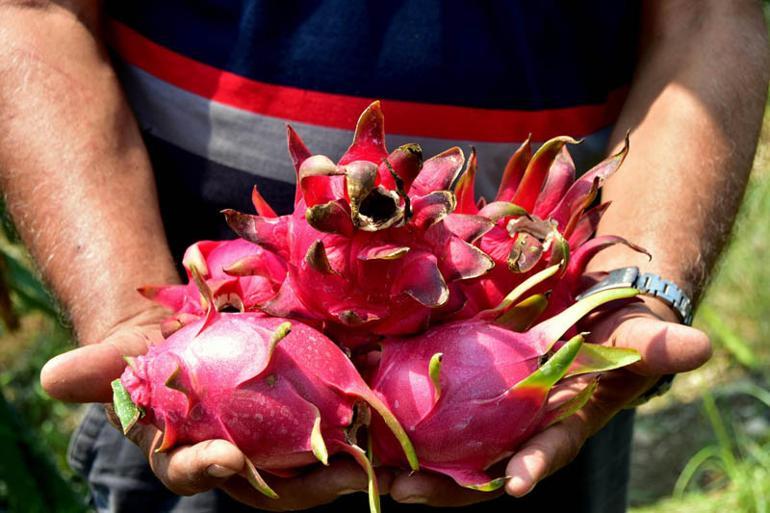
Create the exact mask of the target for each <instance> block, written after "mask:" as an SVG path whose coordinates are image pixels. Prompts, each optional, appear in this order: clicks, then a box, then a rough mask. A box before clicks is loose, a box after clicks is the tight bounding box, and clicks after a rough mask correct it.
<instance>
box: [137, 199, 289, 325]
mask: <svg viewBox="0 0 770 513" xmlns="http://www.w3.org/2000/svg"><path fill="white" fill-rule="evenodd" d="M253 197H254V198H255V204H259V200H260V199H261V196H260V195H259V193H258V192H257V189H256V188H255V189H254V194H253ZM260 208H261V205H260ZM182 265H183V266H184V268H185V270H186V271H187V277H188V283H187V284H186V285H146V286H144V287H140V288H139V292H140V293H141V294H142V295H143V296H145V297H146V298H148V299H152V300H153V301H155V302H157V303H159V304H161V305H163V306H165V307H167V308H169V309H170V310H172V311H173V312H174V314H173V315H172V316H171V317H170V318H169V319H167V320H166V321H165V322H163V324H162V325H161V331H162V332H163V335H164V336H168V335H170V334H171V333H173V332H174V331H176V330H177V329H179V328H181V327H182V326H184V325H185V324H188V323H190V322H193V321H196V320H198V319H199V318H200V317H201V316H202V315H204V314H205V313H206V311H207V310H208V306H209V305H208V304H207V301H206V299H205V297H203V296H202V295H201V293H200V292H199V290H198V286H197V285H196V284H195V280H194V279H193V272H194V271H195V272H197V273H198V274H199V275H200V276H201V278H202V279H203V280H204V281H205V282H206V284H207V287H208V288H209V289H210V290H211V292H212V296H213V298H214V307H215V308H216V309H217V310H224V309H227V308H230V309H233V310H237V311H251V310H255V309H256V308H257V307H258V306H259V305H261V304H262V303H264V302H266V301H268V300H270V299H271V298H273V297H274V296H275V294H276V292H277V291H278V289H279V287H280V286H281V284H282V283H283V280H284V278H285V277H286V263H285V262H284V260H283V259H282V258H281V257H279V256H278V255H276V254H274V253H272V252H270V251H268V250H266V249H264V248H261V247H260V246H258V245H256V244H253V243H251V242H249V241H247V240H244V239H235V240H227V241H199V242H196V243H195V244H193V245H192V246H190V247H189V248H187V251H185V254H184V258H183V260H182Z"/></svg>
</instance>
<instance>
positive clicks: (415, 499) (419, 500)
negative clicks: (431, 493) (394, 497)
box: [398, 495, 428, 504]
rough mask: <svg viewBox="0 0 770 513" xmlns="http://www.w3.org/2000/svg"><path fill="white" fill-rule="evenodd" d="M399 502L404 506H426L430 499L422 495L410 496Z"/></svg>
mask: <svg viewBox="0 0 770 513" xmlns="http://www.w3.org/2000/svg"><path fill="white" fill-rule="evenodd" d="M398 502H402V503H404V504H426V503H427V502H428V498H427V497H422V496H420V495H410V496H408V497H404V498H403V499H399V500H398Z"/></svg>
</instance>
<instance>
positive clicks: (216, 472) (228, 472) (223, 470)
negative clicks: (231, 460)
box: [206, 463, 235, 478]
mask: <svg viewBox="0 0 770 513" xmlns="http://www.w3.org/2000/svg"><path fill="white" fill-rule="evenodd" d="M206 473H207V474H208V475H210V476H211V477H216V478H223V477H230V476H232V475H234V474H235V470H233V469H231V468H227V467H223V466H222V465H217V464H216V463H215V464H213V465H209V466H208V468H206Z"/></svg>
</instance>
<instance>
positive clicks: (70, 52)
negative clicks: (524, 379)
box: [0, 0, 768, 510]
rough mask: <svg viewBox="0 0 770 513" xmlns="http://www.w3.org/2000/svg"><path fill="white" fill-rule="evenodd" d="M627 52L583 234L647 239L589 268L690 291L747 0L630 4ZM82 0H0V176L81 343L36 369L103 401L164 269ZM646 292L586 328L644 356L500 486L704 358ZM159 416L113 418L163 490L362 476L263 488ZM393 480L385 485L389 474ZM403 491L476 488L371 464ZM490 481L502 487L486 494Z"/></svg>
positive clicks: (703, 253)
mask: <svg viewBox="0 0 770 513" xmlns="http://www.w3.org/2000/svg"><path fill="white" fill-rule="evenodd" d="M644 4H645V7H646V13H645V18H644V33H645V35H646V38H645V41H644V44H643V46H642V49H641V57H642V59H641V64H640V67H639V71H638V74H637V77H636V79H635V80H634V83H633V85H632V89H631V93H630V97H629V100H628V102H627V105H626V107H625V108H624V111H623V113H622V115H621V117H620V119H619V120H618V123H617V125H616V126H617V130H616V133H615V134H614V135H613V143H617V142H618V141H620V139H621V138H622V136H623V134H625V131H626V130H627V129H632V135H631V152H630V154H629V156H628V158H627V159H626V162H625V163H624V165H623V167H622V168H621V171H620V172H618V173H617V174H616V175H615V176H614V177H613V178H612V179H611V180H610V181H609V182H608V183H607V185H606V186H605V189H604V199H605V200H612V201H613V203H614V204H613V207H612V208H610V209H609V211H608V212H607V214H606V216H605V219H604V220H603V222H602V224H601V226H600V232H601V233H611V234H616V235H621V236H624V237H626V238H628V239H629V240H632V241H634V242H635V243H637V244H640V245H642V246H644V247H646V248H647V249H648V250H650V251H651V253H652V254H653V260H652V261H651V262H648V261H647V260H646V259H645V258H640V257H639V255H636V254H634V253H631V252H626V251H624V250H623V249H617V250H608V251H606V252H604V253H603V254H602V255H601V256H600V257H599V258H597V259H595V261H594V262H593V264H592V270H593V271H597V270H610V269H614V268H617V267H624V266H628V265H638V266H640V267H642V268H643V269H645V270H649V271H652V272H656V273H658V274H660V275H662V276H664V277H667V278H669V279H672V280H674V281H676V282H677V283H679V284H680V286H682V287H684V288H685V289H686V290H687V291H688V292H689V293H690V294H691V295H693V296H694V297H697V296H699V295H700V293H701V291H702V288H703V285H704V282H705V278H706V276H707V275H708V272H709V270H710V269H711V267H712V265H713V263H714V260H715V259H716V258H717V255H718V253H719V250H720V248H721V247H722V245H723V243H724V240H725V238H726V236H727V233H728V231H729V228H730V226H731V224H732V221H733V218H734V216H735V212H736V210H737V207H738V204H739V202H740V198H741V196H742V193H743V190H744V187H745V183H746V179H747V175H748V170H749V167H750V162H751V158H752V156H753V152H754V147H755V144H756V139H757V134H758V130H759V126H760V122H761V117H762V110H763V107H764V102H765V94H766V91H767V81H768V62H767V56H768V47H767V39H766V27H765V26H764V23H763V16H762V10H761V4H760V2H759V1H756V0H734V1H731V2H724V1H722V0H703V1H700V2H696V1H694V0H666V1H663V0H657V1H647V2H645V3H644ZM99 20H100V4H99V2H97V1H92V0H79V1H72V2H54V1H46V0H37V1H31V0H28V1H9V0H0V134H2V136H1V137H0V187H2V190H3V192H4V194H5V198H6V201H7V204H8V208H9V210H10V212H11V215H12V216H13V218H14V220H15V222H16V223H17V226H18V228H19V232H20V233H21V235H22V237H23V238H24V241H25V243H26V244H27V246H28V247H29V249H30V251H31V252H32V254H33V256H34V257H35V259H36V261H37V263H38V265H39V267H40V269H41V271H42V273H43V276H44V277H45V278H46V280H47V282H48V283H49V284H50V286H51V287H52V289H53V291H54V293H55V294H56V296H57V298H59V300H60V302H61V304H62V306H63V308H64V309H65V311H67V312H68V313H69V315H70V316H71V319H72V322H73V326H74V328H75V330H76V333H77V335H78V338H79V340H80V342H81V344H82V347H80V348H78V349H76V350H73V351H71V352H69V353H65V354H64V355H60V356H58V357H56V358H54V359H53V360H51V361H50V362H49V363H48V364H47V365H46V367H45V368H44V370H43V373H42V376H41V380H42V382H43V386H44V387H45V389H46V390H47V391H48V392H49V393H50V394H51V395H52V396H54V397H57V398H60V399H63V400H67V401H76V402H107V401H109V399H110V392H109V382H110V381H111V380H112V379H114V378H116V377H118V376H119V374H120V372H121V371H122V369H123V367H124V363H123V361H122V359H121V358H120V356H121V355H124V354H140V353H142V352H144V351H145V350H146V347H147V344H148V343H149V342H150V341H154V340H158V339H159V333H158V331H157V323H158V321H159V319H161V318H162V317H163V316H164V315H165V312H163V311H161V310H160V309H156V308H155V307H153V306H151V305H150V304H149V302H146V301H145V300H143V299H142V298H140V297H139V296H138V295H137V294H136V293H135V292H134V290H135V289H136V287H137V286H139V285H142V284H145V283H170V282H173V281H176V280H177V279H178V277H177V275H176V272H175V270H174V266H173V262H172V260H171V257H170V254H169V250H168V247H167V243H166V240H165V236H164V233H163V228H162V224H161V221H160V216H159V213H158V206H157V198H156V193H155V188H154V182H153V178H152V170H151V169H150V165H149V161H148V157H147V153H146V150H145V148H144V147H143V144H142V141H141V138H140V136H139V133H138V130H137V127H136V122H135V120H134V119H133V116H132V114H131V113H130V111H129V109H128V107H127V105H126V103H125V100H124V98H123V95H122V92H121V90H120V87H119V85H118V82H117V80H116V78H115V75H114V72H113V70H112V68H111V67H110V63H109V61H108V59H107V57H106V55H105V51H104V47H103V45H102V43H101V36H100V34H99ZM676 320H677V319H676V316H675V314H674V313H673V312H672V311H671V310H670V309H669V308H668V307H667V306H665V305H664V304H662V303H660V302H656V301H655V300H650V301H647V302H645V303H644V304H643V305H634V306H631V307H627V308H625V309H624V310H621V311H619V312H618V313H617V314H615V315H613V316H611V317H610V318H606V319H603V320H602V321H601V322H599V323H595V324H594V325H593V326H591V327H590V329H591V331H592V335H591V336H592V338H593V340H594V341H596V342H602V343H608V344H614V345H618V346H624V347H633V348H635V349H637V350H639V351H640V353H641V354H642V357H643V359H642V362H640V363H639V364H637V365H636V366H635V367H634V368H633V371H628V370H624V371H617V372H614V373H609V374H608V375H607V376H605V378H604V379H603V380H602V382H601V384H600V386H599V389H598V390H597V394H596V395H595V397H594V398H593V399H592V400H591V402H590V403H589V404H588V405H587V406H586V407H585V408H584V409H583V410H581V411H580V412H579V413H578V414H577V415H575V416H573V417H571V418H569V419H567V420H565V421H563V422H561V423H559V424H557V425H555V426H553V427H551V428H549V429H548V430H546V431H544V432H543V433H541V434H539V435H537V436H536V437H535V438H533V439H532V440H530V441H529V442H528V443H527V444H526V445H525V446H524V447H522V448H521V449H520V451H519V452H518V453H517V454H516V455H514V456H513V458H512V459H511V460H510V462H509V463H508V466H507V475H509V476H511V479H510V480H509V481H508V483H507V485H506V488H505V492H507V493H509V494H511V495H514V496H521V495H523V494H525V493H527V492H528V491H529V490H531V489H532V487H533V486H534V485H535V484H536V483H537V482H538V481H539V480H541V479H542V478H544V477H545V476H547V475H549V474H550V473H552V472H554V471H555V470H557V469H558V468H560V467H561V466H563V465H565V464H566V463H568V462H569V461H571V460H572V459H573V458H574V457H575V455H576V454H577V452H578V450H579V448H580V447H581V446H582V444H583V443H584V441H585V440H586V438H587V437H589V436H590V435H591V434H593V433H595V432H596V431H597V430H598V429H600V428H601V427H602V426H603V425H604V424H606V422H607V421H608V420H609V419H610V418H611V417H612V416H613V415H614V414H615V413H617V411H619V410H620V409H621V408H622V407H623V406H624V405H626V404H627V403H628V402H629V401H631V400H633V399H634V398H635V397H637V396H638V395H639V394H640V393H642V392H643V391H644V390H646V389H647V388H649V386H651V384H652V383H654V382H655V381H656V380H657V379H658V377H659V376H660V375H662V374H668V373H673V372H683V371H687V370H691V369H694V368H696V367H698V366H699V365H701V364H703V363H704V362H705V361H706V360H707V359H708V357H709V356H710V352H711V348H710V344H709V341H708V338H707V337H706V335H705V334H703V333H702V332H700V331H698V330H695V329H693V328H688V327H685V326H681V325H679V324H677V323H676V322H675V321H676ZM159 434H160V433H159V432H158V431H157V430H156V429H154V428H152V427H146V426H142V427H139V428H136V429H134V430H133V431H132V432H131V433H129V436H130V438H132V440H134V441H135V442H136V443H138V444H139V446H140V447H142V449H143V450H144V451H145V453H146V454H148V455H149V460H150V464H151V466H152V468H153V470H154V471H155V473H156V474H157V475H158V477H159V478H160V479H161V480H162V481H163V482H164V484H166V486H168V487H169V488H170V489H171V490H172V491H174V492H176V493H179V494H192V493H197V492H200V491H204V490H207V489H210V488H213V487H217V486H219V487H223V488H224V489H225V490H227V491H228V492H229V493H231V494H233V495H234V496H235V497H236V498H237V499H239V500H241V501H243V502H246V503H248V504H251V505H253V506H256V507H260V508H264V509H271V510H283V509H301V508H309V507H312V506H313V505H317V504H322V503H326V502H330V501H332V500H334V498H336V497H337V496H338V495H341V494H343V493H349V492H351V491H355V490H365V489H366V480H365V476H364V475H363V473H362V472H361V471H360V470H359V469H357V468H356V466H355V464H353V463H352V462H349V461H346V460H341V461H337V462H336V463H334V464H333V465H332V466H331V467H330V468H324V469H321V470H319V471H316V472H313V473H311V474H309V475H306V476H302V477H301V478H298V479H276V480H274V481H271V486H272V487H273V488H274V489H275V490H276V491H277V492H278V493H279V494H280V495H281V499H280V500H278V501H272V500H270V499H267V498H265V497H263V496H261V495H259V494H258V493H256V492H254V491H253V490H251V489H250V488H249V487H248V485H247V484H246V483H245V481H244V480H243V479H242V478H240V477H239V474H240V473H242V472H243V469H244V456H243V454H241V453H240V451H238V450H237V449H236V448H235V447H234V446H232V445H231V444H229V443H227V442H225V441H222V440H219V441H212V442H206V443H202V444H198V445H195V446H191V447H182V448H178V449H175V450H173V451H170V452H169V453H164V454H155V453H154V451H153V449H154V448H155V447H157V445H158V443H159ZM391 481H392V483H391ZM381 488H382V489H383V490H384V491H387V490H388V488H390V493H391V495H392V496H393V497H394V498H395V499H396V500H399V501H403V502H423V503H429V504H433V505H436V506H441V505H461V504H469V503H472V502H478V501H481V500H486V499H489V498H491V497H494V496H495V495H496V494H483V493H480V492H473V491H469V490H465V489H462V488H459V487H457V486H456V485H454V484H453V483H452V482H451V481H449V480H448V479H446V478H443V477H441V476H434V475H430V474H428V473H418V474H415V475H413V476H409V475H407V474H402V475H399V476H397V477H396V478H395V480H392V479H391V476H387V475H383V476H382V482H381ZM501 493H502V492H501Z"/></svg>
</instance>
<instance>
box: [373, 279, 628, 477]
mask: <svg viewBox="0 0 770 513" xmlns="http://www.w3.org/2000/svg"><path fill="white" fill-rule="evenodd" d="M558 269H559V266H558V265H555V266H552V267H549V268H547V269H545V270H543V271H540V272H539V273H537V274H535V275H533V276H531V277H530V278H528V279H527V280H525V282H524V283H522V284H521V285H520V286H519V287H517V288H516V289H515V290H514V291H512V292H511V293H510V294H509V296H508V297H506V298H505V300H504V301H503V302H502V303H501V305H499V306H498V307H496V308H494V309H490V310H487V311H483V312H480V313H479V314H478V315H476V316H475V317H474V318H472V319H468V320H462V321H455V322H449V323H446V324H441V325H437V326H435V327H432V328H431V329H429V330H428V331H427V332H425V333H423V334H421V335H417V336H412V337H393V338H386V339H385V340H383V341H382V354H381V360H380V364H379V367H378V369H377V371H376V372H375V374H374V375H373V377H372V378H371V381H370V382H371V386H372V389H373V390H374V391H375V393H377V394H378V395H380V396H381V397H382V398H383V400H384V401H385V403H386V404H387V405H388V406H389V407H390V409H391V411H393V413H394V415H395V416H396V418H397V419H398V420H399V422H400V423H401V424H402V425H403V426H404V429H405V430H406V432H407V434H408V436H409V438H410V439H411V440H412V442H413V444H414V447H415V450H416V452H417V457H418V458H419V460H420V466H421V468H423V469H428V470H431V471H434V472H438V473H441V474H445V475H448V476H450V477H451V478H453V479H454V480H455V481H456V482H457V483H458V484H460V485H462V486H465V487H468V488H472V489H476V490H481V491H491V490H495V489H498V488H500V487H501V486H503V485H504V483H505V477H504V476H499V475H497V476H495V475H490V471H494V470H493V469H494V467H493V466H494V465H495V463H497V462H501V461H502V460H504V459H505V458H507V457H509V456H511V455H512V454H513V452H514V451H515V450H516V449H517V448H518V447H519V446H520V445H521V444H522V443H523V442H524V441H526V440H527V439H529V438H530V437H532V436H533V435H534V434H536V433H538V432H540V431H542V430H543V429H545V428H546V427H548V426H549V425H551V424H553V423H555V422H558V421H559V420H561V419H563V418H566V417H568V416H569V415H571V414H573V413H574V412H575V411H577V410H578V409H580V408H581V407H582V406H583V405H584V404H585V403H586V402H587V401H588V400H589V399H590V397H591V394H592V393H593V390H594V388H595V384H596V373H600V372H604V371H608V370H612V369H616V368H619V367H622V366H625V365H629V364H631V363H634V362H636V361H638V360H639V355H638V353H637V352H636V351H633V350H630V349H621V348H614V347H605V346H600V345H596V344H590V343H584V341H583V337H582V335H576V336H575V337H573V338H571V339H570V340H569V341H567V342H563V341H559V339H560V338H561V337H562V336H563V335H564V334H565V332H567V330H568V329H569V328H570V327H572V326H574V324H575V323H576V322H577V321H578V320H579V319H580V318H581V317H583V316H584V315H586V314H587V313H589V312H590V311H591V310H593V309H594V308H596V307H598V306H600V305H602V304H604V303H607V302H609V301H613V300H617V299H624V298H630V297H634V296H635V295H636V294H637V291H636V290H635V289H617V290H609V291H604V292H601V293H597V294H594V295H591V296H588V297H586V298H584V299H582V300H581V301H579V302H577V303H575V304H573V305H572V306H570V307H569V308H567V309H565V310H563V311H562V312H560V313H559V314H557V315H555V316H553V317H551V318H550V319H548V320H545V321H543V322H540V323H539V324H537V325H535V326H533V327H532V328H530V329H529V330H527V331H525V332H522V333H518V332H514V331H511V330H509V329H507V328H506V327H504V326H501V325H500V324H498V323H497V322H496V320H497V319H498V318H500V316H504V315H506V314H507V313H509V312H510V309H511V308H510V305H512V304H514V303H515V302H516V301H518V299H519V298H520V297H521V295H522V294H524V292H526V291H527V290H529V289H531V288H533V287H535V286H536V285H537V284H539V283H540V282H542V281H544V280H547V279H548V278H550V277H551V276H553V275H554V274H555V273H556V272H557V271H558ZM521 303H522V302H519V303H518V304H519V305H520V304H521ZM513 308H514V309H515V308H519V306H518V305H517V306H514V307H513ZM384 428H385V425H384V423H382V422H381V421H380V419H378V418H376V417H375V418H374V419H373V422H372V426H371V432H372V440H373V450H374V455H375V457H377V458H378V459H379V461H380V462H381V463H382V464H384V465H390V466H404V465H405V460H404V458H403V456H402V455H401V452H400V449H399V446H398V445H397V443H396V440H395V439H394V438H393V436H392V435H390V434H389V433H387V430H386V429H384ZM490 467H493V469H490Z"/></svg>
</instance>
